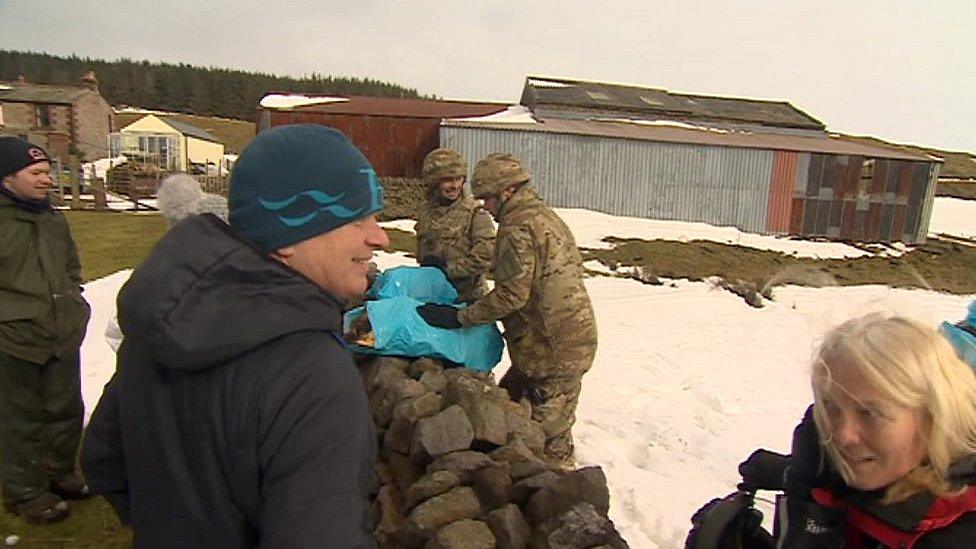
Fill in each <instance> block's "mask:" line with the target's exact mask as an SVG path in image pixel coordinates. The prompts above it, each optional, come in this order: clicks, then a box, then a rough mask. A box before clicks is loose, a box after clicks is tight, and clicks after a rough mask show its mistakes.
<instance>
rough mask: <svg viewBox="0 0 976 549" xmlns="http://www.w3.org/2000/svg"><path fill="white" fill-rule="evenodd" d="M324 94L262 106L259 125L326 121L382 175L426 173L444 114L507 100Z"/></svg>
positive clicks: (467, 112)
mask: <svg viewBox="0 0 976 549" xmlns="http://www.w3.org/2000/svg"><path fill="white" fill-rule="evenodd" d="M303 97H312V98H314V97H320V98H322V99H324V100H326V101H327V102H323V103H318V104H310V105H300V106H293V107H265V106H262V107H259V108H258V131H262V130H265V129H267V128H270V127H273V126H280V125H283V124H321V125H323V126H330V127H333V128H336V129H337V130H339V131H341V132H342V133H344V134H346V136H347V137H349V139H350V140H351V141H352V142H353V143H355V145H356V146H357V147H359V150H361V151H362V152H363V154H364V155H366V158H368V159H369V161H370V163H371V164H372V165H373V167H374V168H375V169H376V173H377V175H379V176H387V177H420V167H421V164H422V163H423V161H424V157H425V156H426V155H427V153H429V152H430V151H432V150H434V149H436V148H437V146H438V129H437V128H438V125H439V124H440V122H441V119H443V118H456V117H468V116H485V115H489V114H492V113H497V112H499V111H503V110H505V108H506V107H507V105H504V104H498V103H475V102H469V101H434V100H427V99H398V98H390V97H359V96H348V97H334V96H332V97H330V96H303Z"/></svg>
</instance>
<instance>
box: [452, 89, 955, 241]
mask: <svg viewBox="0 0 976 549" xmlns="http://www.w3.org/2000/svg"><path fill="white" fill-rule="evenodd" d="M521 104H522V105H523V106H524V107H525V108H527V109H529V110H530V111H531V112H532V115H533V116H532V118H530V119H534V120H535V122H534V123H533V122H524V120H525V118H526V117H524V116H523V117H522V118H521V119H520V120H521V121H520V122H511V121H506V120H504V118H503V117H498V116H494V117H486V118H482V119H468V120H463V119H458V120H446V121H445V122H444V123H443V124H442V125H441V130H440V132H441V144H442V145H443V146H447V147H453V148H455V149H457V150H459V151H460V152H461V153H462V154H463V155H465V156H466V157H467V158H468V159H469V161H471V162H474V161H476V160H477V159H479V158H481V157H483V156H485V155H487V154H490V153H493V152H511V153H514V154H516V155H517V156H519V157H521V158H522V159H523V161H525V163H526V164H527V165H528V166H529V169H530V170H531V171H532V172H533V174H535V177H534V180H535V184H536V186H537V187H538V188H539V190H540V192H541V194H542V196H543V197H544V198H545V199H546V200H547V201H548V202H549V203H550V204H552V205H554V206H559V207H567V208H585V209H590V210H597V211H601V212H605V213H609V214H613V215H625V216H631V217H644V218H653V219H670V220H681V221H701V222H705V223H709V224H712V225H726V226H733V227H738V228H739V229H742V230H744V231H749V232H755V233H760V234H773V235H798V236H808V237H826V238H831V239H843V240H857V241H866V242H872V241H884V242H888V241H903V242H907V243H917V242H922V241H924V240H925V235H926V234H927V232H928V222H929V216H930V213H931V209H932V199H933V196H934V191H935V183H936V178H937V176H938V171H939V163H940V160H938V159H935V158H933V157H929V156H926V155H921V154H918V153H915V152H912V151H906V150H900V149H895V148H889V147H883V146H880V145H872V144H870V143H857V142H851V141H848V140H842V139H836V138H833V137H831V136H829V135H828V134H827V133H826V131H825V126H824V124H823V123H822V122H820V121H819V120H817V119H815V118H813V117H812V116H810V115H808V114H807V113H805V112H803V111H801V110H800V109H798V108H796V107H794V106H793V105H791V104H790V103H788V102H785V101H767V100H757V99H745V98H734V97H712V96H704V95H692V94H684V93H673V92H669V91H667V90H663V89H658V88H645V87H637V86H628V85H621V84H611V83H605V82H589V81H582V80H569V79H554V78H541V77H533V76H530V77H528V78H527V79H526V81H525V87H524V88H523V91H522V98H521ZM513 120H514V118H513Z"/></svg>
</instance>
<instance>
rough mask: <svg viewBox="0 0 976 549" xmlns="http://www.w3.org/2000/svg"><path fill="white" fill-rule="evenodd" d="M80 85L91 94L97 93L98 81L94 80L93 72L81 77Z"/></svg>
mask: <svg viewBox="0 0 976 549" xmlns="http://www.w3.org/2000/svg"><path fill="white" fill-rule="evenodd" d="M81 83H82V84H83V85H84V86H85V87H86V88H88V89H90V90H91V91H93V92H97V91H98V79H97V78H95V71H88V72H86V73H85V75H84V76H82V77H81Z"/></svg>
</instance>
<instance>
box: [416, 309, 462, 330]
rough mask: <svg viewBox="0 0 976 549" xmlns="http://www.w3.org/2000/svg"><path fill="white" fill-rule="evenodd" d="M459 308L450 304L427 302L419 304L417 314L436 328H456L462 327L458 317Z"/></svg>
mask: <svg viewBox="0 0 976 549" xmlns="http://www.w3.org/2000/svg"><path fill="white" fill-rule="evenodd" d="M457 313H458V310H457V309H456V308H455V307H451V306H450V305H441V304H439V303H425V304H423V305H418V306H417V314H419V315H420V318H422V319H424V321H425V322H427V324H430V325H431V326H433V327H435V328H445V329H448V330H456V329H458V328H460V327H461V323H460V322H458V318H457Z"/></svg>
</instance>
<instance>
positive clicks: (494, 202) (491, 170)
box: [420, 154, 597, 466]
mask: <svg viewBox="0 0 976 549" xmlns="http://www.w3.org/2000/svg"><path fill="white" fill-rule="evenodd" d="M530 178H531V176H530V174H529V172H528V171H526V170H525V169H524V168H523V166H522V163H521V161H520V160H519V159H518V158H516V157H514V156H512V155H510V154H492V155H489V156H488V157H486V158H484V159H482V160H481V161H480V162H478V165H477V166H476V167H475V170H474V175H473V177H472V181H471V189H472V192H473V193H474V196H475V197H476V198H482V199H483V200H484V202H485V209H487V210H488V211H489V212H490V213H491V214H492V215H493V216H494V217H495V219H497V220H498V236H497V239H496V244H495V259H494V278H495V288H494V289H493V290H492V291H491V292H490V293H489V294H488V295H486V296H485V297H483V298H481V299H479V300H477V301H476V302H474V303H472V304H471V305H470V306H469V307H467V308H465V309H461V310H460V311H455V310H454V309H453V308H450V307H446V306H439V305H432V304H431V305H424V306H423V307H421V309H420V314H421V316H423V317H424V319H425V320H427V321H428V322H429V323H430V324H432V325H434V326H438V327H443V328H457V327H461V326H472V325H476V324H484V323H488V322H492V321H495V320H501V321H502V324H503V325H504V326H505V340H506V342H507V343H508V353H509V356H510V357H511V359H512V367H511V368H510V369H509V371H508V373H507V374H505V377H504V378H502V380H501V382H500V383H499V385H501V386H502V387H504V388H505V389H507V390H508V392H509V394H510V395H511V397H512V398H513V399H515V400H519V399H520V398H522V397H523V396H524V397H526V398H528V400H529V402H531V404H532V417H533V419H535V420H537V421H539V422H540V423H541V424H542V427H543V430H544V431H545V434H546V444H545V448H544V451H545V454H546V458H547V460H549V461H550V462H553V463H555V464H559V465H563V466H571V465H572V464H573V450H574V448H573V438H572V433H571V428H572V426H573V423H574V422H575V421H576V416H575V412H576V404H577V402H578V400H579V393H580V388H581V382H582V378H583V374H584V373H586V372H587V371H588V370H589V369H590V366H591V365H592V364H593V358H594V357H595V355H596V346H597V329H596V319H595V317H594V314H593V307H592V305H591V303H590V297H589V295H588V294H587V291H586V287H585V286H584V285H583V260H582V258H581V257H580V253H579V249H578V248H577V247H576V241H575V239H574V238H573V234H572V232H571V231H570V230H569V227H567V226H566V224H565V223H564V222H563V220H562V219H560V218H559V216H558V215H556V213H555V212H553V211H552V209H551V208H549V207H548V206H546V204H545V203H544V202H543V201H542V199H541V198H540V197H539V195H538V194H536V192H535V190H533V189H532V187H531V185H530V184H529V180H530Z"/></svg>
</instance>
